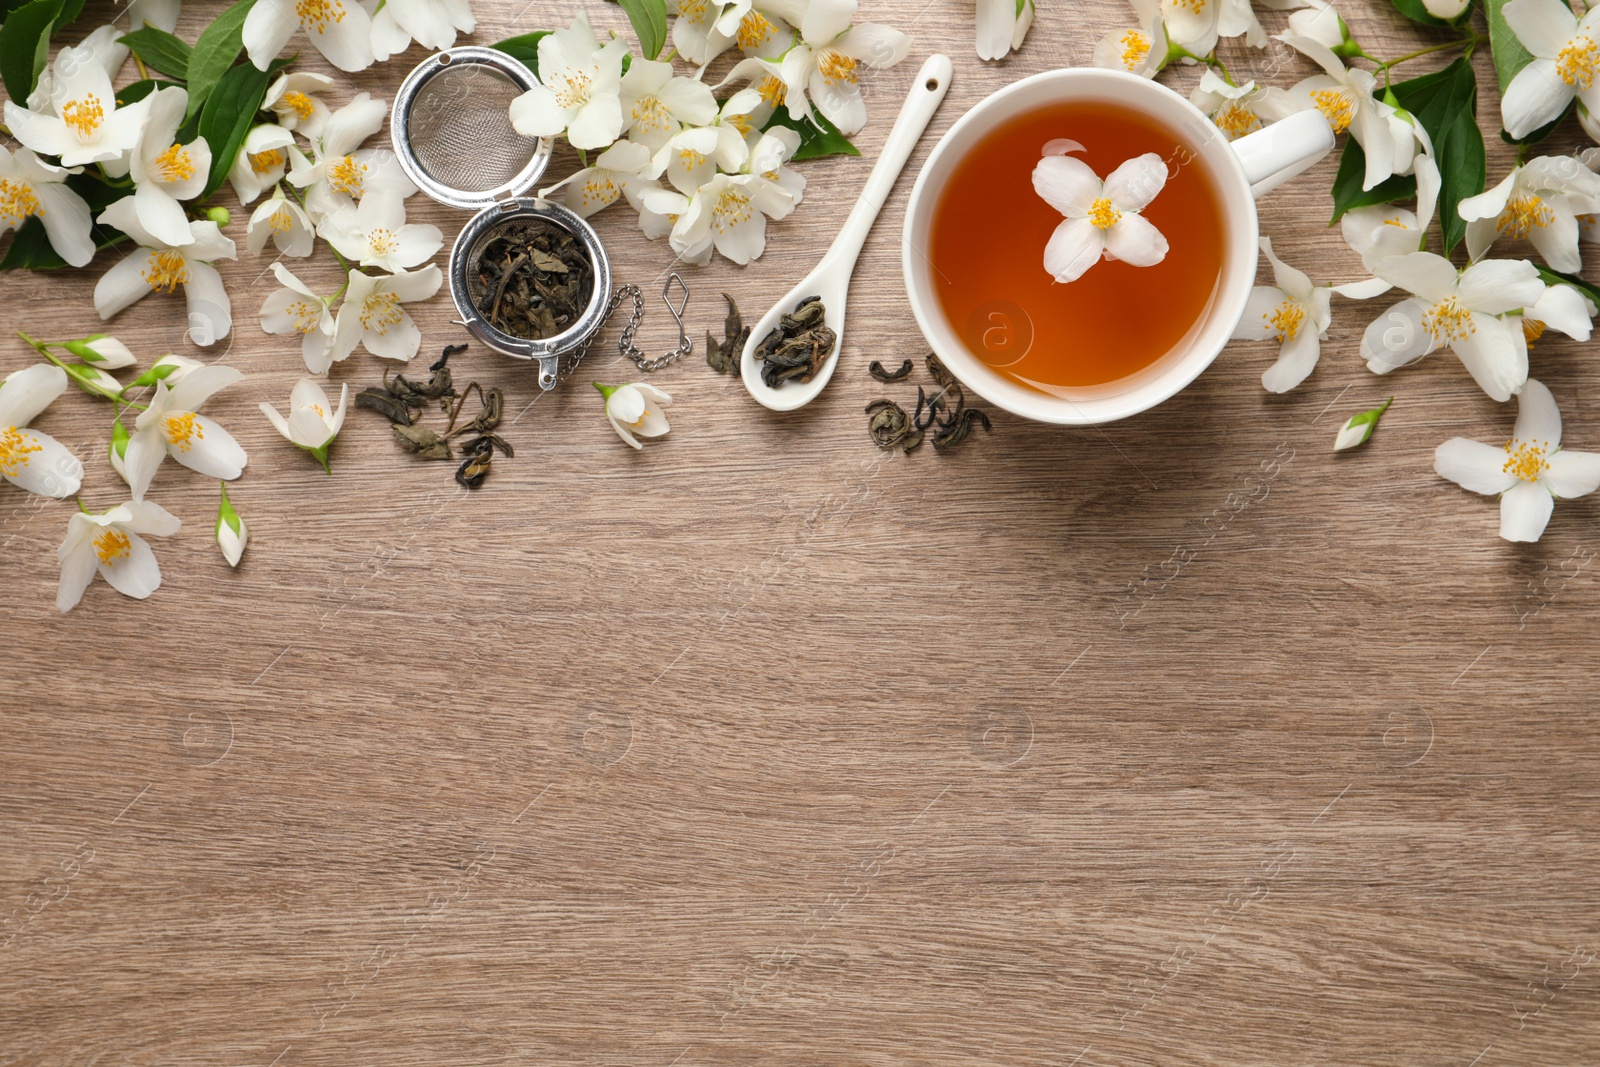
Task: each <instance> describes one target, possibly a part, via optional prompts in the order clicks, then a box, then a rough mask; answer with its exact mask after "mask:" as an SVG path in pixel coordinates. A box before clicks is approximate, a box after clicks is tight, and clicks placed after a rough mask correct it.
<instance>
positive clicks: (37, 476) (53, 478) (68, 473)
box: [0, 426, 83, 500]
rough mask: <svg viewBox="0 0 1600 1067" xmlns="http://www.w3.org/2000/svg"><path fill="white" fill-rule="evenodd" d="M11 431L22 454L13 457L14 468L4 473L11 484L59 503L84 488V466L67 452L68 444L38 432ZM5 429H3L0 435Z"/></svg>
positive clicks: (13, 429)
mask: <svg viewBox="0 0 1600 1067" xmlns="http://www.w3.org/2000/svg"><path fill="white" fill-rule="evenodd" d="M11 429H12V432H13V433H15V434H16V436H17V439H16V440H15V441H14V442H13V444H15V445H16V446H17V448H18V449H19V451H20V453H21V454H20V455H14V456H13V459H12V465H11V466H10V467H8V468H7V469H6V471H5V477H6V479H7V480H8V481H10V482H11V483H12V484H13V485H17V486H20V487H21V488H23V489H25V490H27V491H28V492H30V493H34V494H37V495H38V496H47V497H52V498H54V499H56V500H60V499H61V498H62V497H68V496H71V495H72V494H73V493H76V492H77V491H78V489H79V488H80V487H81V486H82V485H83V464H82V463H80V462H79V461H78V457H77V456H74V455H73V454H72V453H71V452H69V451H67V446H66V445H63V444H62V443H61V442H59V441H57V440H56V439H55V438H54V437H51V436H50V435H49V434H47V433H40V432H39V431H38V430H19V429H15V428H14V427H13V428H11ZM6 430H7V427H5V426H0V433H5V431H6Z"/></svg>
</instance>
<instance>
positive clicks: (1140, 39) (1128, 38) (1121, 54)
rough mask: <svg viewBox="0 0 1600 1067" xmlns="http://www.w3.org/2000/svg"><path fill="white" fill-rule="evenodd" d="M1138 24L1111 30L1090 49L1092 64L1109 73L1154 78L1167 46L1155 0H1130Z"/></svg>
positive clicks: (1167, 50)
mask: <svg viewBox="0 0 1600 1067" xmlns="http://www.w3.org/2000/svg"><path fill="white" fill-rule="evenodd" d="M1133 10H1134V14H1135V15H1137V16H1138V18H1139V25H1138V26H1135V27H1132V28H1127V29H1120V30H1112V31H1111V32H1110V33H1108V34H1106V35H1105V36H1104V37H1102V38H1100V40H1098V41H1096V42H1095V46H1094V65H1095V66H1097V67H1105V68H1107V69H1109V70H1125V71H1127V72H1128V73H1129V74H1137V75H1139V76H1140V77H1141V78H1154V77H1155V76H1156V75H1157V74H1158V73H1159V72H1160V71H1161V69H1162V68H1163V67H1165V66H1166V65H1167V58H1168V52H1169V51H1170V50H1171V43H1170V42H1169V41H1168V40H1167V27H1166V24H1165V23H1164V22H1162V21H1161V4H1160V3H1159V0H1134V2H1133Z"/></svg>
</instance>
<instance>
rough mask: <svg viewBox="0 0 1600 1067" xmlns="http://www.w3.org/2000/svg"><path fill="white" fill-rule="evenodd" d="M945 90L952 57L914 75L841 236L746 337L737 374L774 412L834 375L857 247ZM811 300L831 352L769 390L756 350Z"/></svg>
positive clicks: (934, 60) (806, 398)
mask: <svg viewBox="0 0 1600 1067" xmlns="http://www.w3.org/2000/svg"><path fill="white" fill-rule="evenodd" d="M949 86H950V57H949V56H943V55H933V56H929V57H928V61H927V62H926V63H924V64H922V69H921V70H920V71H918V72H917V78H916V81H914V82H913V83H912V85H911V92H910V94H909V95H908V96H907V97H906V102H905V104H904V105H903V106H902V107H901V108H900V117H899V118H897V119H895V121H894V129H892V130H890V131H889V139H888V140H887V141H886V142H884V145H883V152H882V153H881V154H880V155H879V156H878V162H877V163H876V164H874V166H873V168H872V173H871V174H869V175H867V184H866V185H865V186H863V187H862V189H861V195H860V196H859V197H857V198H856V206H855V207H853V208H851V209H850V217H849V218H847V219H845V220H844V227H843V228H842V229H840V230H839V236H837V237H835V238H834V239H833V244H832V246H830V247H829V249H828V251H827V253H826V254H825V255H823V257H822V261H821V262H820V263H818V264H817V266H816V269H815V270H813V271H812V272H811V273H810V274H808V275H806V276H805V278H804V279H803V280H802V281H801V282H800V284H799V285H797V286H795V287H794V288H793V289H791V290H789V294H788V295H787V296H785V297H784V298H783V299H781V300H779V301H778V303H777V304H776V305H775V306H774V307H773V308H772V310H771V311H769V312H767V313H766V314H765V315H763V316H761V321H760V322H758V323H756V324H755V326H754V328H752V329H751V331H750V339H749V340H748V341H746V342H745V345H744V353H743V355H742V356H741V357H740V359H739V376H740V377H741V378H743V379H744V387H745V388H746V389H748V390H749V391H750V395H751V396H753V397H755V398H756V399H757V400H758V401H760V402H761V403H762V404H764V405H765V406H767V407H769V408H771V409H772V410H773V411H793V410H794V409H795V408H798V407H801V406H803V405H805V404H807V403H810V401H811V399H812V398H813V397H815V396H816V395H817V394H818V393H820V392H822V387H823V386H825V385H827V384H828V379H829V378H832V377H833V368H834V366H835V365H836V364H837V363H838V362H839V350H840V348H841V347H842V346H843V344H844V304H845V298H846V297H847V296H849V295H850V276H851V275H852V274H854V273H855V269H856V259H857V258H858V257H859V256H860V255H861V246H862V245H863V244H864V243H866V240H867V233H868V231H870V230H871V229H872V223H873V220H875V219H876V218H877V217H878V212H879V211H880V210H882V208H883V202H884V201H885V200H887V199H888V198H889V190H890V189H892V188H894V180H895V179H896V178H898V177H899V176H900V171H901V170H902V169H903V168H904V167H905V165H906V160H907V159H909V158H911V150H912V149H913V148H915V147H916V145H917V141H918V139H920V138H921V137H922V131H923V130H925V129H927V128H928V122H929V120H930V119H932V118H933V113H934V111H935V110H937V109H938V107H939V101H941V100H943V99H944V94H945V90H946V89H948V88H949ZM812 296H817V297H821V298H822V305H823V307H824V308H826V309H827V311H826V314H825V316H824V318H823V321H824V322H825V323H827V325H828V328H829V329H831V330H832V331H833V332H834V336H835V340H834V344H833V352H832V354H830V355H829V356H828V359H827V361H826V362H824V363H823V364H822V369H821V370H819V371H818V372H817V373H816V375H815V377H813V378H812V379H811V380H810V381H809V382H805V383H803V384H802V383H801V382H797V381H793V380H790V381H787V382H781V383H779V385H778V387H777V388H776V389H773V388H771V387H769V386H768V385H767V383H766V382H763V381H762V380H761V360H760V359H758V358H756V354H755V351H756V347H757V346H758V345H760V344H761V342H762V341H763V340H764V339H765V338H766V336H767V334H769V333H771V332H772V330H773V329H775V328H776V327H777V325H778V320H779V319H780V318H782V317H783V316H784V315H786V314H788V313H789V312H791V311H793V310H794V306H795V305H796V304H798V303H800V301H802V300H804V299H806V298H807V297H812Z"/></svg>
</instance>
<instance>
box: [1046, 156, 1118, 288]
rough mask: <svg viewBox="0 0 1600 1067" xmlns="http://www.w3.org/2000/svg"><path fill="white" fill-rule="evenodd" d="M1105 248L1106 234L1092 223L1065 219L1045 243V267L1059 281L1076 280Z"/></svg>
mask: <svg viewBox="0 0 1600 1067" xmlns="http://www.w3.org/2000/svg"><path fill="white" fill-rule="evenodd" d="M1056 158H1059V157H1056ZM1105 249H1106V240H1105V235H1104V234H1103V233H1102V232H1101V231H1100V230H1099V229H1098V228H1097V227H1096V226H1095V224H1094V223H1092V222H1090V221H1089V220H1088V219H1064V220H1062V222H1061V225H1059V226H1057V227H1056V229H1055V232H1054V233H1052V234H1051V235H1050V241H1049V243H1048V244H1046V245H1045V246H1044V269H1045V270H1046V271H1047V272H1048V273H1049V274H1050V276H1051V277H1052V278H1054V279H1055V280H1056V281H1058V282H1071V281H1076V280H1077V279H1078V278H1080V277H1082V276H1083V273H1084V271H1086V270H1088V269H1089V268H1090V267H1092V266H1094V265H1095V263H1096V262H1098V261H1099V259H1100V256H1101V253H1103V252H1104V251H1105Z"/></svg>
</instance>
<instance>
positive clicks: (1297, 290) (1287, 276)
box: [1261, 237, 1314, 300]
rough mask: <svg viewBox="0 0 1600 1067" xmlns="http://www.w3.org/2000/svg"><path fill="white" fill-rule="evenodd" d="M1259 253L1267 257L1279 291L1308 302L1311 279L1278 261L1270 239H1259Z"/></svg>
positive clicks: (1311, 287) (1302, 272)
mask: <svg viewBox="0 0 1600 1067" xmlns="http://www.w3.org/2000/svg"><path fill="white" fill-rule="evenodd" d="M1261 252H1262V254H1263V255H1265V256H1266V257H1267V262H1268V263H1271V264H1272V280H1273V283H1274V284H1275V285H1277V287H1278V288H1279V289H1282V290H1283V291H1284V292H1286V293H1288V294H1289V295H1290V296H1292V297H1294V298H1295V299H1296V300H1310V299H1311V290H1312V289H1313V288H1314V286H1313V285H1312V284H1311V279H1310V278H1308V277H1307V276H1306V273H1305V272H1304V271H1302V270H1297V269H1296V268H1294V267H1291V266H1289V264H1287V263H1285V262H1284V261H1283V260H1281V259H1279V258H1278V256H1277V253H1275V252H1274V251H1273V250H1272V239H1271V238H1270V237H1263V238H1261Z"/></svg>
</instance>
